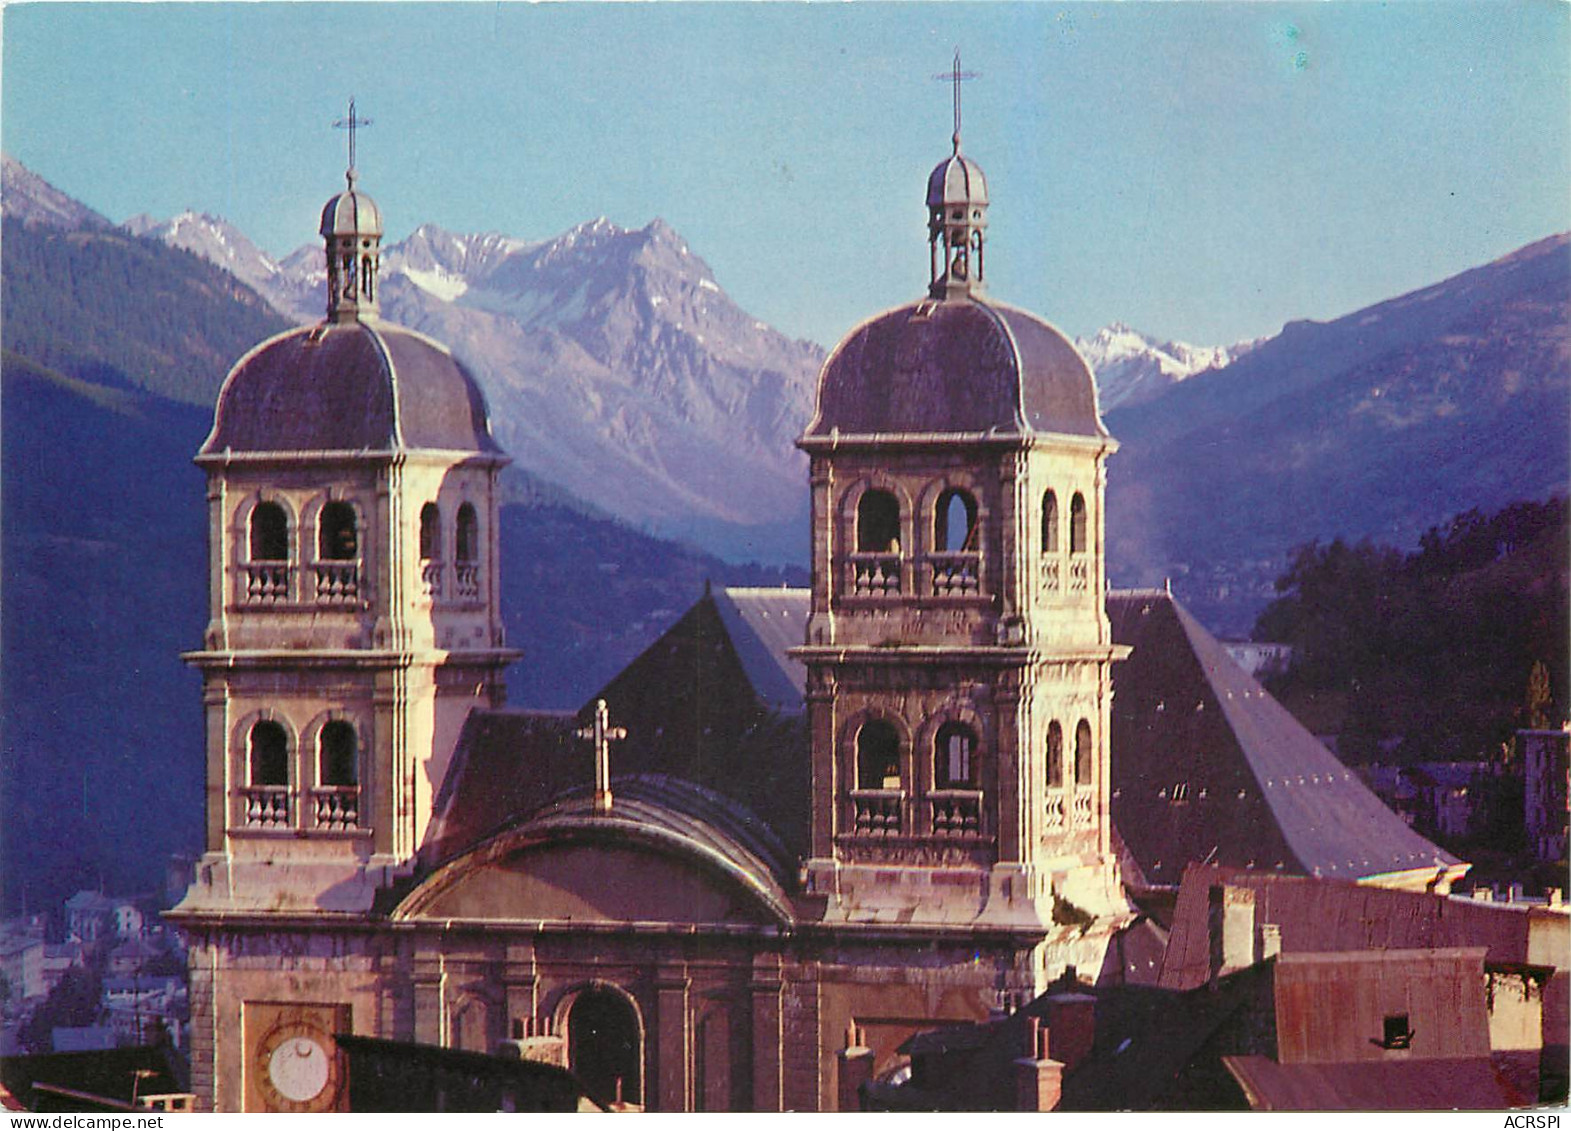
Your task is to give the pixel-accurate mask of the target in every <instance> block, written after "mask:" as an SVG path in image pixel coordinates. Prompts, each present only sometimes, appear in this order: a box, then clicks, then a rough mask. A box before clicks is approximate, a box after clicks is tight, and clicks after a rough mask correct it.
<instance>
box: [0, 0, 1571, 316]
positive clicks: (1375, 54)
mask: <svg viewBox="0 0 1571 1131" xmlns="http://www.w3.org/2000/svg"><path fill="white" fill-rule="evenodd" d="M3 19H4V23H3V35H4V61H3V62H4V66H3V71H0V75H3V102H0V144H3V145H4V147H5V149H6V151H7V152H9V153H11V154H13V155H14V156H16V157H17V158H19V159H20V160H21V161H23V162H24V163H25V164H27V165H28V166H30V167H31V168H33V169H34V170H35V171H36V172H38V173H39V174H41V175H42V176H44V177H45V178H47V179H48V180H50V181H51V182H53V183H54V184H56V185H57V186H58V187H60V188H61V189H63V190H65V191H66V192H68V193H70V194H71V195H73V196H75V197H77V198H78V199H80V200H82V201H84V202H85V203H87V204H89V205H91V206H92V207H94V208H96V209H98V210H99V211H101V212H103V213H105V214H106V215H108V216H109V217H110V218H112V219H114V220H123V219H126V218H127V217H129V216H131V215H133V214H135V213H138V212H149V213H152V214H153V215H155V216H160V217H162V216H168V215H172V214H173V213H175V212H178V211H180V210H182V209H185V208H195V209H198V210H202V211H207V212H212V213H216V214H219V215H222V216H224V217H226V218H228V219H230V220H232V221H234V222H235V223H236V224H238V225H239V226H240V227H241V228H242V229H243V230H244V231H246V232H247V233H248V234H250V235H251V236H252V238H254V239H255V240H256V241H257V242H258V243H259V244H261V245H262V246H263V247H264V248H266V249H267V250H269V251H271V252H274V253H278V254H282V253H285V252H287V251H289V250H292V249H293V248H295V247H297V246H299V245H300V244H302V243H306V242H310V241H312V240H314V238H315V237H314V231H315V223H316V217H317V213H318V211H319V209H320V207H321V204H322V202H323V201H324V200H325V199H326V198H327V196H329V195H330V194H331V193H333V192H334V191H336V190H337V188H338V186H339V185H340V184H341V183H342V170H343V166H344V163H345V153H344V140H345V139H344V136H343V134H342V133H341V132H339V131H335V130H333V129H332V128H331V127H330V123H331V122H332V120H333V119H334V118H336V117H339V116H341V115H342V114H343V112H344V104H345V102H346V101H347V99H348V96H349V95H350V94H351V93H353V94H355V95H356V96H357V97H358V99H359V106H360V110H361V112H362V113H363V114H365V115H368V116H370V117H371V118H373V119H374V121H375V124H374V126H372V127H371V128H370V129H368V130H366V131H365V132H364V133H363V134H362V135H361V143H360V158H359V165H360V170H361V175H362V186H363V187H364V188H366V189H367V190H368V191H370V192H371V193H372V195H374V196H375V197H376V198H377V201H378V203H380V204H381V206H382V210H383V214H384V217H385V218H386V222H387V225H388V236H389V238H390V239H398V238H401V237H403V236H404V235H406V234H407V233H408V232H409V231H410V230H411V229H412V228H414V227H415V226H416V225H417V224H419V223H422V222H427V221H429V222H433V223H436V224H439V225H441V226H443V227H446V228H449V229H452V230H456V231H484V230H494V231H501V232H505V233H507V234H510V235H514V236H520V237H525V238H544V237H549V236H551V235H555V234H556V233H558V232H560V231H562V230H564V229H566V228H568V227H571V226H572V225H573V224H576V223H578V222H580V221H583V220H587V219H590V218H593V217H595V216H599V215H605V216H608V217H609V218H610V219H611V220H613V221H614V222H616V223H618V224H622V225H626V226H642V225H643V224H645V223H647V222H648V221H649V220H651V219H653V218H654V217H655V216H662V217H664V218H665V219H666V220H667V221H668V222H669V223H670V224H672V225H673V226H674V227H675V228H677V230H679V231H680V232H681V233H682V234H683V235H684V236H685V237H686V238H687V240H688V242H689V244H690V245H691V247H692V248H693V249H694V250H695V251H696V252H697V253H698V254H700V255H702V256H703V257H704V258H705V259H706V260H707V261H708V262H709V264H710V266H711V267H712V268H713V269H714V271H715V274H716V277H717V278H718V280H719V282H720V284H721V285H722V286H723V287H725V288H726V290H727V291H729V292H730V293H731V295H732V296H733V297H734V298H736V299H737V300H738V301H739V302H740V303H741V304H742V305H743V306H744V307H745V308H747V309H748V310H749V311H751V312H752V313H754V314H755V315H757V316H758V317H761V318H764V319H766V320H768V321H770V322H771V323H773V324H775V325H776V326H778V327H780V328H781V329H783V330H785V331H787V332H788V333H792V334H796V335H800V336H804V337H811V338H814V339H816V340H818V341H820V342H823V343H826V344H827V343H831V342H833V341H834V340H835V339H836V338H838V337H839V336H840V335H841V334H842V333H843V332H844V331H845V330H847V329H848V328H849V327H850V326H851V325H852V324H854V323H855V322H856V321H858V320H859V319H861V318H862V317H865V316H866V315H868V314H871V313H874V312H876V311H877V310H880V309H882V308H884V307H887V306H890V305H894V304H896V303H899V302H903V301H906V300H908V299H910V298H912V297H914V296H915V295H916V294H917V293H919V292H920V290H921V289H922V287H923V286H924V285H925V283H926V271H927V256H926V246H925V235H924V222H925V217H924V213H923V208H922V193H923V188H924V184H925V179H926V174H927V172H928V170H929V169H930V168H931V167H932V165H933V164H934V163H936V162H937V161H938V160H939V159H940V158H942V157H943V156H944V155H945V154H946V153H947V152H948V148H949V133H950V128H951V122H950V92H949V88H948V87H947V85H945V84H943V83H940V82H935V81H933V79H932V77H931V76H932V75H934V74H935V73H937V72H940V71H943V70H945V69H947V67H948V65H949V62H950V57H951V53H952V51H953V49H954V47H955V45H957V44H958V45H959V46H960V48H961V51H962V53H963V62H964V65H965V67H966V68H967V69H973V70H976V71H979V72H981V74H982V77H981V78H980V79H978V80H976V81H974V82H971V83H968V84H966V87H965V91H964V96H965V128H964V139H965V151H966V152H967V153H968V154H969V155H971V156H972V157H974V158H975V159H976V160H977V161H978V162H979V163H980V164H981V165H982V167H983V169H984V170H985V171H986V173H987V175H988V179H989V187H990V190H991V194H992V199H993V206H992V214H991V227H990V237H991V243H990V245H989V250H988V272H989V284H990V288H991V292H992V293H993V294H994V295H995V296H996V297H998V298H1000V299H1003V300H1006V301H1009V302H1013V303H1017V304H1019V305H1022V306H1026V307H1028V308H1030V309H1032V310H1035V311H1037V312H1039V313H1041V314H1043V315H1044V316H1046V317H1047V318H1049V319H1050V320H1052V321H1054V322H1056V323H1058V324H1059V325H1061V326H1063V327H1064V328H1065V329H1067V330H1069V331H1071V332H1073V333H1089V332H1091V331H1092V330H1094V329H1095V328H1096V327H1097V326H1099V325H1102V324H1104V323H1106V322H1109V321H1111V320H1114V319H1119V320H1123V321H1126V322H1128V323H1130V324H1132V325H1134V326H1136V327H1137V328H1140V329H1143V330H1146V331H1148V332H1151V333H1154V334H1158V335H1164V336H1174V337H1181V338H1185V339H1188V340H1190V341H1194V342H1200V343H1212V342H1222V341H1231V340H1235V339H1238V338H1241V337H1246V336H1254V335H1258V334H1264V333H1269V332H1274V331H1275V330H1276V329H1277V328H1278V327H1279V326H1280V325H1281V323H1282V322H1283V321H1285V320H1288V319H1293V318H1304V317H1308V318H1329V317H1334V316H1337V315H1339V314H1343V313H1346V312H1347V311H1349V310H1353V309H1356V308H1358V307H1360V306H1363V305H1366V304H1368V303H1370V302H1374V301H1378V300H1380V299H1382V298H1387V297H1390V296H1392V295H1395V294H1398V293H1401V292H1403V291H1405V290H1410V289H1412V288H1415V287H1418V286H1422V285H1425V284H1427V283H1430V282H1434V281H1436V280H1438V279H1440V278H1442V277H1444V276H1446V275H1449V274H1453V273H1455V272H1457V271H1459V270H1463V269H1465V268H1467V267H1470V266H1473V265H1476V264H1478V263H1481V262H1484V261H1487V260H1489V259H1491V258H1494V257H1496V256H1499V255H1501V254H1504V253H1505V252H1508V251H1510V250H1512V249H1514V248H1516V247H1518V246H1520V245H1521V244H1524V243H1527V242H1529V241H1531V240H1534V239H1537V238H1540V237H1542V236H1545V235H1548V234H1550V233H1553V232H1556V231H1562V230H1565V229H1567V228H1571V190H1568V186H1571V76H1568V71H1571V7H1568V6H1567V5H1565V4H1561V3H1558V2H1554V0H1538V2H1520V3H1517V2H1513V3H1487V4H1469V3H1452V2H1446V3H1419V2H1411V0H1410V2H1407V3H1392V4H1378V3H1361V4H1350V3H1338V2H1330V3H1317V4H1308V5H1303V4H1275V3H1257V4H1226V3H1216V2H1207V3H1188V4H1180V3H1171V4H1142V3H1118V4H1098V3H1068V4H1064V3H1033V4H1024V3H1002V4H952V3H942V4H917V5H907V4H871V3H850V4H845V3H808V4H786V3H779V4H763V3H754V4H735V5H732V4H676V3H655V4H632V5H622V4H567V3H562V4H505V3H504V4H464V3H449V4H413V3H397V4H375V3H356V4H339V5H319V4H310V3H281V4H233V5H231V4H205V3H204V4H186V5H173V4H74V3H73V4H49V3H38V4H12V5H10V6H8V7H6V8H5V10H4V17H3Z"/></svg>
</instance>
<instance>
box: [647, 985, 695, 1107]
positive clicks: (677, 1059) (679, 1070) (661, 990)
mask: <svg viewBox="0 0 1571 1131" xmlns="http://www.w3.org/2000/svg"><path fill="white" fill-rule="evenodd" d="M691 984H692V980H691V979H690V978H689V977H688V976H687V969H686V967H685V966H683V965H682V964H681V963H672V964H670V965H662V966H661V967H660V969H659V971H658V972H657V974H656V975H655V1032H656V1034H657V1036H656V1044H655V1071H656V1072H657V1073H658V1074H659V1075H658V1079H657V1081H656V1085H655V1089H654V1096H655V1103H654V1104H652V1105H650V1106H651V1107H652V1108H653V1109H654V1110H656V1111H691V1110H693V1098H692V1094H691V1093H692V1079H691V1073H690V1072H689V1071H688V1066H689V1065H690V1064H691V1063H692V1059H693V1058H692V1028H693V1027H692V1024H691V1020H690V1018H689V1017H688V1008H687V1007H688V1000H687V996H688V989H689V987H690V986H691Z"/></svg>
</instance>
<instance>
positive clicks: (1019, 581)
mask: <svg viewBox="0 0 1571 1131" xmlns="http://www.w3.org/2000/svg"><path fill="white" fill-rule="evenodd" d="M956 71H957V72H958V62H957V65H956ZM957 89H958V79H957ZM987 200H988V197H987V185H986V181H985V179H984V177H983V174H982V170H981V169H980V167H979V166H977V164H976V163H975V162H974V161H971V160H970V159H969V158H966V157H964V156H962V155H961V153H960V147H959V130H958V109H957V128H956V133H955V139H954V152H953V153H952V154H951V155H950V156H949V157H947V158H945V159H944V160H943V161H942V162H940V163H939V165H938V166H937V167H936V168H935V169H934V170H933V172H932V174H931V176H930V177H929V179H928V192H927V205H928V216H929V233H930V239H931V247H932V249H933V257H932V259H933V263H932V276H931V279H930V285H929V293H928V297H927V298H925V299H923V300H921V301H919V302H916V303H913V304H910V305H907V306H904V307H900V308H898V309H896V310H893V311H890V312H887V313H885V314H882V315H879V316H877V317H875V318H873V319H871V320H869V321H867V322H865V323H863V324H862V325H860V326H858V327H857V328H856V329H854V330H853V331H852V332H851V333H850V334H849V335H848V336H847V337H846V338H845V339H844V340H843V341H842V342H841V343H840V345H839V346H838V347H836V349H835V350H834V351H833V352H832V353H831V355H830V357H829V360H828V361H827V362H826V363H825V366H824V369H823V373H822V375H821V378H820V383H819V391H818V403H817V410H816V413H815V416H814V419H813V421H812V423H811V424H810V425H809V426H808V429H807V431H806V433H805V435H804V436H803V437H802V438H801V440H800V441H799V442H798V443H799V446H800V447H801V448H803V449H804V450H805V451H806V452H807V453H808V455H809V457H810V461H811V486H812V534H813V537H812V547H813V583H812V611H811V619H810V622H809V626H808V631H807V641H806V644H805V645H804V646H803V647H801V648H799V649H797V650H796V651H795V653H794V654H795V655H796V656H798V657H799V658H800V659H801V660H802V661H803V662H804V664H805V665H806V667H807V672H808V684H807V700H808V702H807V710H808V720H809V726H810V730H811V744H812V762H813V822H812V843H811V858H810V859H809V861H808V863H807V867H806V873H805V875H806V890H807V892H808V894H809V895H810V896H816V897H818V898H821V899H822V900H823V901H824V904H823V906H824V909H825V910H824V918H825V921H826V922H836V923H841V924H844V925H846V926H848V927H855V926H858V925H866V926H869V927H880V928H882V929H888V928H890V927H891V926H894V925H900V926H901V927H911V928H917V927H923V928H928V929H939V930H942V929H954V930H976V929H980V928H997V929H1000V930H1004V931H1008V932H1012V933H1018V937H1021V938H1026V937H1031V936H1034V938H1035V940H1036V941H1035V942H1034V943H1032V944H1030V945H1031V946H1033V947H1034V948H1035V955H1036V957H1035V959H1034V966H1035V969H1034V981H1035V982H1036V983H1038V985H1037V986H1036V987H1035V988H1040V984H1041V983H1043V982H1044V980H1045V979H1050V978H1051V977H1053V976H1055V975H1056V974H1057V973H1058V972H1059V971H1060V970H1062V968H1063V967H1064V966H1065V965H1067V964H1074V965H1076V966H1077V967H1078V968H1079V969H1082V970H1085V969H1088V968H1089V969H1092V970H1094V969H1096V968H1097V967H1098V966H1099V964H1100V961H1101V951H1102V949H1105V946H1106V944H1107V940H1108V938H1109V937H1110V935H1111V933H1112V931H1113V930H1114V929H1116V928H1117V927H1118V926H1121V925H1122V924H1123V923H1124V922H1126V921H1127V919H1128V916H1129V908H1128V904H1127V902H1126V901H1125V899H1124V898H1123V895H1122V889H1121V885H1120V882H1119V876H1118V869H1117V863H1116V858H1115V856H1114V853H1113V850H1112V844H1111V823H1110V819H1109V792H1108V790H1109V785H1108V783H1109V780H1110V776H1109V772H1108V746H1107V736H1108V729H1109V706H1110V701H1111V695H1112V688H1111V666H1112V664H1113V662H1114V660H1115V659H1118V658H1120V657H1121V656H1122V655H1124V654H1126V652H1127V650H1125V649H1122V648H1120V647H1118V646H1116V645H1114V644H1113V642H1112V637H1111V630H1110V627H1109V623H1108V619H1107V615H1106V612H1105V609H1104V607H1103V606H1104V593H1105V581H1104V569H1103V548H1104V538H1103V487H1104V482H1105V478H1104V467H1105V461H1106V459H1107V457H1108V456H1109V455H1111V454H1112V453H1113V451H1114V450H1115V449H1116V446H1117V445H1116V443H1115V441H1114V440H1113V439H1112V437H1111V436H1109V435H1108V433H1107V431H1106V430H1105V429H1104V428H1103V426H1102V422H1101V419H1100V417H1099V413H1098V409H1097V403H1096V389H1095V385H1094V382H1093V380H1092V375H1091V372H1090V369H1089V368H1088V366H1087V364H1086V362H1085V360H1084V359H1083V358H1082V357H1081V356H1080V355H1079V353H1078V352H1077V351H1076V350H1075V348H1074V346H1073V345H1072V344H1071V343H1070V342H1069V341H1068V339H1067V338H1065V337H1064V335H1063V334H1061V333H1060V332H1059V331H1057V330H1056V329H1054V328H1053V327H1052V326H1050V325H1048V324H1047V323H1046V322H1043V321H1042V320H1040V319H1038V318H1036V317H1034V316H1033V315H1031V314H1028V313H1026V312H1025V311H1022V310H1019V309H1017V308H1014V307H1010V306H1005V305H1003V304H1000V303H995V302H992V301H989V300H985V299H984V298H983V297H982V294H981V282H982V246H983V234H984V228H985V223H986V211H987ZM1025 988H1031V987H1025Z"/></svg>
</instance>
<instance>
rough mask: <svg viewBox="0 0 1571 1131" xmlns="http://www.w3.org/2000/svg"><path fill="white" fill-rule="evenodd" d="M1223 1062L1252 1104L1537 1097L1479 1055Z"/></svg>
mask: <svg viewBox="0 0 1571 1131" xmlns="http://www.w3.org/2000/svg"><path fill="white" fill-rule="evenodd" d="M1223 1063H1224V1064H1226V1065H1227V1068H1228V1071H1230V1072H1231V1073H1232V1074H1233V1077H1234V1078H1235V1079H1236V1080H1237V1081H1238V1083H1239V1085H1240V1086H1241V1087H1242V1088H1243V1089H1244V1094H1245V1095H1246V1096H1247V1097H1248V1098H1249V1102H1250V1106H1251V1107H1253V1108H1254V1110H1256V1111H1450V1110H1453V1109H1456V1110H1493V1109H1504V1108H1512V1107H1524V1106H1526V1105H1528V1104H1531V1103H1533V1102H1535V1100H1536V1098H1537V1097H1535V1096H1529V1095H1525V1094H1523V1093H1522V1092H1521V1091H1520V1090H1519V1089H1518V1088H1517V1087H1515V1086H1513V1085H1512V1084H1511V1083H1510V1082H1509V1081H1508V1080H1507V1079H1506V1078H1505V1077H1504V1076H1503V1075H1502V1074H1501V1072H1500V1071H1499V1070H1498V1069H1497V1068H1496V1067H1495V1066H1494V1065H1493V1064H1491V1063H1490V1061H1489V1059H1488V1058H1487V1057H1474V1058H1472V1059H1467V1060H1408V1061H1390V1062H1386V1063H1376V1062H1364V1063H1359V1064H1278V1063H1277V1062H1276V1061H1274V1060H1272V1059H1270V1058H1269V1057H1264V1056H1229V1057H1224V1058H1223Z"/></svg>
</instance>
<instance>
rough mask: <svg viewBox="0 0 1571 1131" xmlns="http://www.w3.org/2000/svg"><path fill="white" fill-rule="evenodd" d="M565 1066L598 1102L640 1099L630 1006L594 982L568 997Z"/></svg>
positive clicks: (638, 1050)
mask: <svg viewBox="0 0 1571 1131" xmlns="http://www.w3.org/2000/svg"><path fill="white" fill-rule="evenodd" d="M567 1057H568V1066H569V1067H570V1068H571V1069H572V1070H573V1074H574V1075H576V1076H577V1077H578V1080H579V1082H580V1083H581V1084H583V1086H584V1090H585V1091H587V1092H588V1093H589V1095H590V1096H591V1097H592V1098H593V1099H594V1100H595V1101H596V1102H598V1103H600V1104H602V1105H607V1104H611V1103H615V1102H616V1101H618V1100H620V1101H622V1102H623V1103H629V1104H639V1103H642V1102H643V1099H642V1097H643V1072H642V1068H643V1040H642V1037H641V1035H640V1033H639V1026H638V1014H637V1013H636V1012H635V1011H634V1009H633V1005H632V1003H631V1002H630V1001H628V1000H627V999H626V998H625V997H623V996H622V995H621V994H619V993H617V992H615V991H614V990H610V989H606V988H604V987H600V986H595V987H592V988H590V989H587V990H584V991H583V992H582V993H580V994H579V995H578V996H577V997H575V998H574V999H573V1004H572V1007H571V1008H570V1009H569V1010H568V1014H567Z"/></svg>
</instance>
